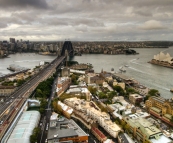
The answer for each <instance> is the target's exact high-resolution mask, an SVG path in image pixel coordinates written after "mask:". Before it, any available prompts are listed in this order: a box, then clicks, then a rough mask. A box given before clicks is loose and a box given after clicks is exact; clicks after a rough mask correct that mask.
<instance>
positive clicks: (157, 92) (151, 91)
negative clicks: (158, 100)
mask: <svg viewBox="0 0 173 143" xmlns="http://www.w3.org/2000/svg"><path fill="white" fill-rule="evenodd" d="M158 94H159V91H158V90H156V89H150V90H149V91H148V95H149V96H157V95H158Z"/></svg>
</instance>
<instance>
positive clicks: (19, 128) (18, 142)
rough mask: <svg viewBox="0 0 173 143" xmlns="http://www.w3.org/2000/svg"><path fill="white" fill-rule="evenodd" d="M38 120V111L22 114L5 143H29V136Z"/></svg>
mask: <svg viewBox="0 0 173 143" xmlns="http://www.w3.org/2000/svg"><path fill="white" fill-rule="evenodd" d="M39 120H40V113H39V112H38V111H25V112H23V114H22V116H21V117H20V119H19V121H18V123H17V125H16V126H15V128H14V130H13V132H12V133H11V135H10V137H9V139H8V141H7V143H30V135H32V132H33V129H34V128H35V127H36V126H37V125H38V123H39Z"/></svg>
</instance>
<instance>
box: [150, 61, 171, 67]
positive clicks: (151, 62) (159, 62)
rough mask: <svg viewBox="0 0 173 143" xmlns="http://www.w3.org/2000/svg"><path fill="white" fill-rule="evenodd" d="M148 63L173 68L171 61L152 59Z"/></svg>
mask: <svg viewBox="0 0 173 143" xmlns="http://www.w3.org/2000/svg"><path fill="white" fill-rule="evenodd" d="M148 63H150V64H154V65H158V66H163V67H167V68H172V69H173V65H170V64H169V63H166V62H161V61H156V60H154V59H152V60H151V61H149V62H148Z"/></svg>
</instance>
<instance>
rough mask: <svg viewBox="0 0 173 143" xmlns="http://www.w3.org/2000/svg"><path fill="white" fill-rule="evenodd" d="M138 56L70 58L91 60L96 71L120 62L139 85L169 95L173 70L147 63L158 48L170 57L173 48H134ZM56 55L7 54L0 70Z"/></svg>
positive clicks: (0, 60)
mask: <svg viewBox="0 0 173 143" xmlns="http://www.w3.org/2000/svg"><path fill="white" fill-rule="evenodd" d="M134 50H136V51H137V52H138V53H139V54H138V55H104V54H83V55H82V56H75V57H74V58H73V59H72V60H74V61H78V62H79V63H91V64H92V65H93V67H94V70H95V72H98V73H99V72H101V70H102V69H103V70H104V71H108V72H110V71H111V68H114V71H115V72H118V71H119V68H120V67H121V66H123V65H128V66H129V67H126V73H123V74H125V75H127V76H129V77H132V78H134V79H136V80H138V81H139V82H140V83H141V84H143V85H145V86H147V87H149V88H151V89H152V88H153V89H157V90H159V92H160V93H161V96H162V97H164V98H172V96H173V93H171V92H170V89H171V88H173V76H172V73H173V69H170V68H166V67H162V66H157V65H153V64H149V63H148V61H150V60H151V59H152V58H153V56H154V55H156V54H158V53H159V52H160V51H164V53H167V52H168V53H169V54H170V55H171V56H173V47H170V48H166V49H165V48H163V49H162V48H152V49H149V48H134ZM55 57H56V56H49V55H47V56H45V55H38V54H35V53H21V54H19V53H17V54H12V55H10V58H3V59H0V73H2V74H8V73H11V72H10V71H9V70H7V67H9V65H10V64H16V65H19V66H21V67H27V68H31V69H32V68H34V67H35V66H38V65H39V62H40V61H47V62H50V61H52V60H53V59H55Z"/></svg>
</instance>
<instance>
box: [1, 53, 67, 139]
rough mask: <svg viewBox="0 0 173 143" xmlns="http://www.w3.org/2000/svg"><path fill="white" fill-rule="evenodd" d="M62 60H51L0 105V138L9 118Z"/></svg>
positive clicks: (62, 57)
mask: <svg viewBox="0 0 173 143" xmlns="http://www.w3.org/2000/svg"><path fill="white" fill-rule="evenodd" d="M64 58H65V56H61V57H58V58H56V59H55V60H53V61H52V62H51V63H50V64H49V65H48V66H46V67H45V68H44V69H43V70H41V71H40V72H39V73H38V74H37V75H35V76H34V77H32V78H31V79H30V80H29V81H27V82H26V83H25V84H23V85H22V86H21V87H20V88H18V89H17V90H16V91H15V92H14V93H13V94H11V95H10V96H9V97H8V98H7V99H6V101H5V102H4V103H3V104H1V105H0V138H1V137H2V136H3V135H2V130H3V134H4V129H7V128H5V126H7V124H8V126H10V121H11V119H10V117H11V116H12V114H13V113H17V111H19V110H20V107H21V105H22V104H24V103H25V101H26V100H27V99H28V97H29V96H30V94H31V93H32V92H33V91H34V90H35V88H36V87H37V85H38V84H39V83H40V82H42V81H43V80H45V79H47V78H48V77H50V76H51V75H52V74H53V73H54V72H55V70H56V68H57V67H58V66H59V65H60V64H61V63H62V62H63V61H64Z"/></svg>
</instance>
